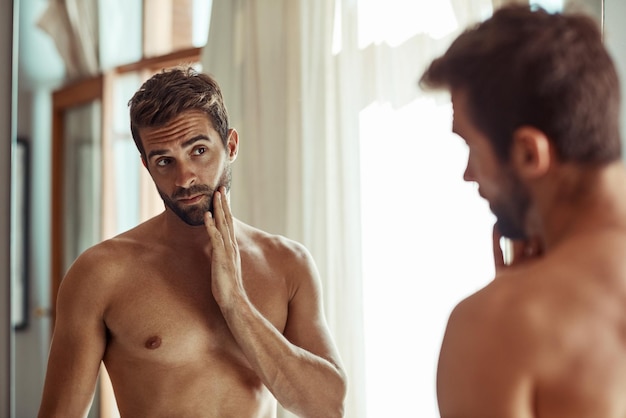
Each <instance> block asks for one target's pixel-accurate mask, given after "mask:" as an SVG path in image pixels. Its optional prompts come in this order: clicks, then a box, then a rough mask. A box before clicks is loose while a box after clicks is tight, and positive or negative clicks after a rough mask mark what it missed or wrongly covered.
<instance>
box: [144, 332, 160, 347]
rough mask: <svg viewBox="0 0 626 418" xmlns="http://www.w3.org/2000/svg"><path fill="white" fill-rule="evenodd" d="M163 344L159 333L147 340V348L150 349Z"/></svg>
mask: <svg viewBox="0 0 626 418" xmlns="http://www.w3.org/2000/svg"><path fill="white" fill-rule="evenodd" d="M160 346H161V337H159V336H158V335H154V336H152V337H150V338H148V339H147V340H146V348H149V349H150V350H154V349H155V348H159V347H160Z"/></svg>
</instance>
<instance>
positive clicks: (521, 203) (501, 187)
mask: <svg viewBox="0 0 626 418" xmlns="http://www.w3.org/2000/svg"><path fill="white" fill-rule="evenodd" d="M452 105H453V108H454V123H453V131H454V132H455V133H456V134H458V135H459V136H460V137H461V138H463V140H464V141H465V142H466V143H467V146H468V148H469V156H468V160H467V167H466V169H465V173H464V176H463V178H464V179H465V180H466V181H473V182H476V183H477V185H478V193H479V194H480V196H481V197H483V198H484V199H486V200H487V201H488V202H489V207H490V208H491V211H492V212H493V214H494V215H495V216H496V222H497V225H498V229H499V230H500V232H501V233H502V235H503V236H505V237H507V238H511V239H524V238H526V230H525V222H526V216H527V213H528V210H529V207H530V195H529V193H528V190H527V189H526V187H525V186H524V185H523V184H522V182H521V181H520V179H519V178H518V176H517V175H516V173H515V172H514V170H513V169H512V168H511V167H510V166H509V165H507V164H506V163H502V162H501V161H500V160H499V159H498V157H497V155H496V154H495V152H494V150H493V147H492V146H491V144H490V143H489V140H488V139H487V137H486V136H485V135H484V134H483V133H482V132H480V131H479V130H478V128H476V127H475V126H474V124H473V123H472V121H471V119H470V116H469V110H468V104H467V99H466V97H465V93H464V92H463V91H453V92H452Z"/></svg>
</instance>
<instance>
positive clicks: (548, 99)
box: [420, 6, 621, 164]
mask: <svg viewBox="0 0 626 418" xmlns="http://www.w3.org/2000/svg"><path fill="white" fill-rule="evenodd" d="M420 84H421V85H422V86H423V87H431V88H442V87H443V88H448V89H450V90H461V91H464V92H465V93H466V94H467V98H468V104H469V109H470V110H469V112H470V117H471V119H472V121H473V122H474V124H475V125H476V126H477V127H478V129H479V130H480V131H482V132H483V133H484V134H485V135H486V136H487V137H488V138H489V140H490V141H491V143H492V145H493V147H494V150H495V152H496V154H497V155H498V157H499V158H500V159H501V160H502V161H507V160H508V158H509V153H510V148H511V142H512V134H513V132H514V131H515V130H516V129H517V128H519V127H520V126H523V125H530V126H533V127H535V128H537V129H539V130H541V131H543V132H544V133H545V134H546V135H547V136H548V138H549V139H550V141H551V143H552V144H553V145H554V147H555V150H556V153H557V157H558V158H559V159H560V160H561V161H563V162H576V163H583V164H603V163H607V162H611V161H614V160H617V159H619V158H620V157H621V139H620V131H619V123H620V122H619V116H620V86H619V80H618V75H617V71H616V69H615V65H614V63H613V60H612V59H611V57H610V55H609V53H608V52H607V50H606V48H605V47H604V45H603V43H602V34H601V32H600V29H599V27H598V24H597V22H596V21H595V20H593V18H591V17H590V16H586V15H583V14H564V13H548V12H546V11H545V10H543V9H541V8H533V7H530V6H508V7H504V8H501V9H499V10H497V11H496V12H495V13H494V14H493V16H492V17H491V18H489V19H488V20H486V21H484V22H482V23H479V24H477V25H476V26H474V27H472V28H469V29H467V30H466V31H465V32H463V33H462V34H461V35H460V36H459V37H458V38H457V39H456V40H455V41H454V42H453V43H452V45H451V46H450V48H449V49H448V50H447V51H446V52H445V54H444V55H443V56H441V57H439V58H437V59H435V60H434V61H433V62H432V63H431V64H430V66H429V67H428V69H427V70H426V71H425V72H424V74H423V75H422V78H421V80H420Z"/></svg>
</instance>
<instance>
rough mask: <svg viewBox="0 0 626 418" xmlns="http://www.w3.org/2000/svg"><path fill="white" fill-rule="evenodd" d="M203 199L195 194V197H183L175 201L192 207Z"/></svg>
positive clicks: (200, 195)
mask: <svg viewBox="0 0 626 418" xmlns="http://www.w3.org/2000/svg"><path fill="white" fill-rule="evenodd" d="M203 197H204V195H203V194H197V195H195V196H191V197H183V198H180V199H177V201H178V202H179V203H182V204H184V205H192V204H194V203H198V202H199V201H200V200H202V198H203Z"/></svg>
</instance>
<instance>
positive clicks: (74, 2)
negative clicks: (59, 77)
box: [38, 0, 100, 80]
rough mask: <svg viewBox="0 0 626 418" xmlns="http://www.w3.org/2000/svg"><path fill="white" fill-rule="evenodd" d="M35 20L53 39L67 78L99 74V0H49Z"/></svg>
mask: <svg viewBox="0 0 626 418" xmlns="http://www.w3.org/2000/svg"><path fill="white" fill-rule="evenodd" d="M38 24H39V27H41V28H42V29H43V30H44V31H45V32H47V33H48V34H50V36H51V37H52V39H53V40H54V42H55V44H56V47H57V49H58V51H59V54H60V55H61V57H62V58H63V61H64V63H65V69H66V75H67V78H68V79H69V80H76V79H81V78H85V77H89V76H95V75H98V74H99V71H100V65H99V62H98V0H49V4H48V8H47V9H46V11H45V12H44V14H43V15H42V16H41V18H40V20H39V22H38Z"/></svg>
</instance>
